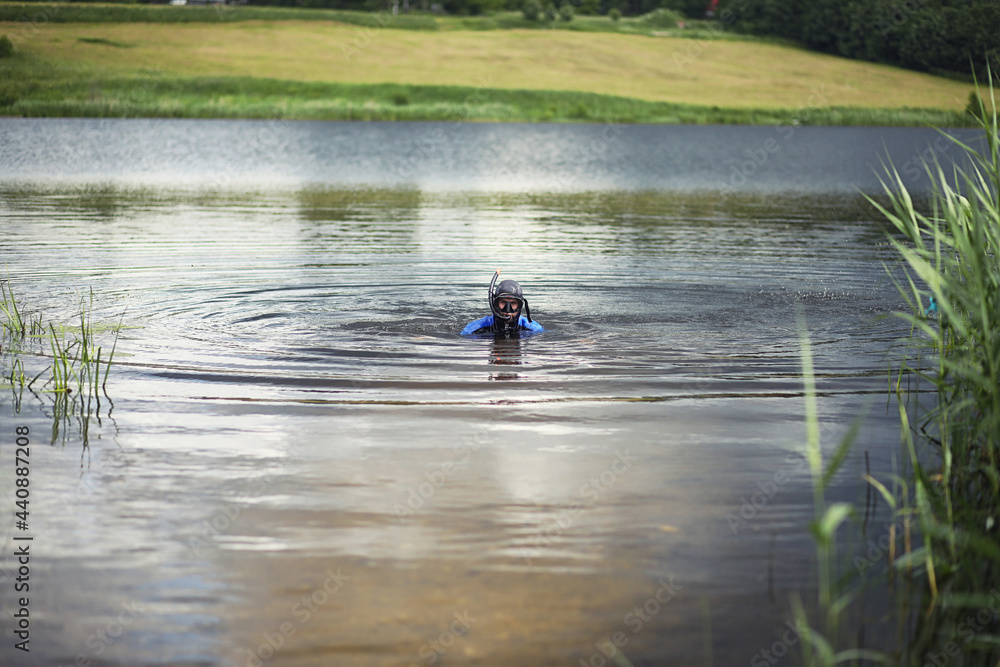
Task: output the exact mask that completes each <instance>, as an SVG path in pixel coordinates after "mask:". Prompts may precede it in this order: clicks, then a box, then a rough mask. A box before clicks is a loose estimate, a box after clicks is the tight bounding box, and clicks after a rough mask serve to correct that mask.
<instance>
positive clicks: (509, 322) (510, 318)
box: [490, 272, 531, 329]
mask: <svg viewBox="0 0 1000 667" xmlns="http://www.w3.org/2000/svg"><path fill="white" fill-rule="evenodd" d="M498 277H499V272H497V274H496V275H494V276H493V282H492V283H490V310H491V311H492V312H493V322H494V325H495V326H496V327H497V328H500V329H513V328H517V327H518V324H519V321H520V319H521V312H522V311H525V313H526V314H528V313H530V311H528V301H527V299H525V298H524V293H523V292H522V291H521V286H520V285H518V284H517V281H516V280H503V281H501V282H500V284H498V285H496V287H494V284H495V283H496V279H497V278H498ZM528 321H529V322H530V321H531V315H530V314H528Z"/></svg>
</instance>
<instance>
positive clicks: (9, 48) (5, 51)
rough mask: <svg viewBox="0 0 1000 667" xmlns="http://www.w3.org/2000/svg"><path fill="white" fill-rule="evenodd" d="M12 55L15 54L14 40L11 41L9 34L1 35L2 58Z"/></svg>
mask: <svg viewBox="0 0 1000 667" xmlns="http://www.w3.org/2000/svg"><path fill="white" fill-rule="evenodd" d="M12 55H14V42H12V41H10V37H8V36H7V35H4V36H3V37H0V58H9V57H10V56H12Z"/></svg>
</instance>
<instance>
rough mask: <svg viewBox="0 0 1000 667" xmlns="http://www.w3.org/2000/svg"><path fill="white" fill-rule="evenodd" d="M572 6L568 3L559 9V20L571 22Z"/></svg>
mask: <svg viewBox="0 0 1000 667" xmlns="http://www.w3.org/2000/svg"><path fill="white" fill-rule="evenodd" d="M573 14H574V11H573V5H571V4H569V3H568V2H566V3H564V4H563V6H562V7H560V8H559V20H560V21H565V22H566V23H569V22H570V21H572V20H573Z"/></svg>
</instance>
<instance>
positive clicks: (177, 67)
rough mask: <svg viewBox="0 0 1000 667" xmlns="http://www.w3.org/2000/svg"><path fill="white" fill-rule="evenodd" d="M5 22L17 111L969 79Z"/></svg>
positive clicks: (511, 112)
mask: <svg viewBox="0 0 1000 667" xmlns="http://www.w3.org/2000/svg"><path fill="white" fill-rule="evenodd" d="M449 27H451V26H449ZM0 34H9V35H11V36H12V37H13V38H14V39H15V42H16V44H17V47H18V55H17V56H15V57H14V58H7V59H3V60H0V113H7V114H29V115H36V114H39V115H51V114H55V113H58V114H61V115H175V116H178V115H179V116H212V115H218V116H226V117H260V116H274V115H283V116H284V117H301V118H357V117H369V118H390V119H391V118H412V119H421V118H426V119H434V118H438V119H439V118H454V117H455V114H456V113H462V114H464V117H465V118H468V119H482V120H487V119H496V120H616V121H622V120H624V121H632V122H790V121H791V120H798V121H800V122H826V123H865V124H896V123H899V124H913V123H916V124H923V123H938V124H948V125H954V124H958V123H963V122H964V120H963V118H962V115H961V112H962V110H963V109H964V108H965V105H966V103H967V101H968V95H969V91H970V89H971V86H969V85H968V84H963V83H960V82H956V81H951V80H947V79H942V78H938V77H933V76H929V75H925V74H920V73H916V72H910V71H906V70H899V69H895V68H891V67H886V66H880V65H874V64H871V63H864V62H859V61H852V60H846V59H842V58H835V57H831V56H826V55H821V54H817V53H812V52H808V51H804V50H801V49H797V48H794V47H789V46H782V45H777V44H768V43H759V42H753V41H740V40H728V39H714V40H700V39H679V38H676V37H671V36H644V35H635V34H617V33H604V32H574V31H564V30H558V31H556V30H523V29H515V30H493V31H470V30H456V29H448V28H445V29H444V30H439V31H434V32H431V31H413V30H381V29H378V28H363V27H359V26H357V25H345V24H340V23H332V22H327V21H241V22H233V23H221V24H220V23H48V24H45V25H42V26H40V27H39V28H38V29H37V31H34V32H31V34H26V32H25V31H24V28H23V27H22V26H21V25H19V24H15V23H0ZM209 82H211V83H209ZM382 84H394V85H395V87H393V86H389V87H386V86H385V85H382ZM443 87H446V88H443ZM516 91H521V92H516ZM553 91H555V92H553ZM596 96H604V97H596ZM126 98H127V99H126ZM470 98H474V99H470ZM5 101H6V102H7V104H6V107H4V106H3V105H4V102H5ZM456 104H458V105H462V104H464V105H465V106H466V107H475V111H474V112H470V110H469V108H466V109H465V110H464V111H462V110H460V111H459V112H456V110H455V109H454V108H453V107H454V105H456ZM449 105H450V106H449ZM126 106H127V107H128V108H127V109H126V108H125V107H126ZM116 107H117V108H118V111H117V112H116V111H115V108H116ZM365 109H367V110H368V111H367V113H366V112H365ZM830 109H837V111H829V110H830ZM907 109H910V110H913V109H922V110H924V111H906V110H907ZM74 110H75V111H74ZM901 110H903V111H901Z"/></svg>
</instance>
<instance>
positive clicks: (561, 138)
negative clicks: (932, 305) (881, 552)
mask: <svg viewBox="0 0 1000 667" xmlns="http://www.w3.org/2000/svg"><path fill="white" fill-rule="evenodd" d="M953 153H957V150H954V149H952V148H950V147H949V146H948V144H947V143H946V142H945V141H944V140H943V138H941V137H940V136H939V135H937V134H935V133H934V132H932V131H930V130H921V129H875V128H804V127H792V126H788V127H781V128H751V127H648V126H598V125H572V126H570V125H559V126H554V125H521V124H510V125H492V124H467V125H463V124H448V123H400V124H381V123H370V124H354V123H310V122H278V121H260V122H242V121H240V122H233V121H164V120H114V121H96V120H24V119H0V229H2V236H0V251H2V258H3V263H4V271H5V276H4V278H7V277H8V276H9V278H10V282H11V284H12V285H13V287H14V289H15V291H16V294H17V296H18V298H19V299H20V301H21V302H22V303H23V304H24V305H25V307H26V308H28V309H29V310H34V311H39V312H41V313H42V314H43V315H44V316H45V318H46V319H47V320H50V321H53V322H66V323H71V322H72V321H74V319H73V318H74V317H77V318H78V313H79V304H80V302H81V299H82V300H85V301H86V302H87V303H88V304H90V303H91V299H92V305H90V306H89V307H90V309H91V312H92V317H93V320H94V321H95V322H96V323H98V324H99V325H100V330H101V334H100V335H101V343H102V345H104V346H105V347H104V349H105V351H107V350H108V349H109V348H110V344H111V342H112V340H113V334H112V333H111V332H110V331H108V329H109V328H111V327H115V326H117V325H118V323H119V321H121V322H122V323H123V325H124V328H123V329H122V335H121V338H120V340H119V341H118V344H117V348H116V356H115V364H114V367H113V368H112V370H111V374H110V378H109V380H108V383H107V395H106V396H105V395H104V394H101V396H100V399H101V403H100V405H99V406H96V407H95V408H94V409H92V410H91V411H90V413H88V414H84V415H81V414H77V415H75V416H72V417H69V418H64V417H63V416H62V415H61V413H60V408H59V406H58V403H57V402H56V400H55V399H54V398H53V397H52V396H53V395H52V394H49V393H44V392H38V393H32V392H29V391H24V392H20V393H19V392H17V391H16V390H11V389H6V390H4V391H3V393H2V396H0V410H2V414H3V417H2V420H3V422H2V423H3V430H2V435H0V458H2V465H0V480H2V482H3V485H2V488H3V490H4V492H3V507H2V511H3V512H4V518H0V531H2V532H0V539H2V540H3V541H0V545H2V547H3V551H2V556H3V558H2V559H0V600H2V605H3V609H4V610H5V613H4V618H3V619H2V620H0V626H2V627H3V629H4V632H3V640H2V643H0V662H3V663H4V664H14V665H22V664H23V665H53V664H67V665H68V664H80V665H131V666H135V665H154V664H155V665H163V664H169V665H212V666H215V665H241V666H242V665H260V664H267V665H291V666H306V665H359V666H360V665H372V666H383V665H404V666H408V665H414V664H415V665H432V664H433V665H437V664H440V665H486V666H488V665H519V666H528V665H539V666H540V665H579V664H581V661H582V664H590V665H595V666H597V665H601V664H619V665H628V664H632V665H636V666H640V665H664V664H669V665H692V664H698V665H703V664H708V663H709V658H710V660H711V662H713V663H714V664H717V665H738V664H751V662H752V661H754V660H755V659H756V660H758V661H759V660H760V657H759V656H760V652H761V651H762V650H764V649H769V648H770V647H772V646H773V645H774V644H775V642H777V641H779V639H780V638H781V637H782V636H783V635H784V633H785V632H786V630H787V628H786V627H785V625H784V624H785V622H786V620H787V619H788V618H789V614H788V604H789V603H788V600H789V595H790V594H792V593H794V592H797V591H798V592H801V594H802V595H803V596H804V597H805V598H806V599H808V598H809V596H810V591H811V590H813V587H814V581H815V580H814V575H813V573H812V568H813V565H812V564H811V562H812V560H811V559H812V555H813V553H814V547H813V544H812V542H811V540H810V538H809V535H808V532H807V523H808V520H809V519H810V518H811V516H812V496H811V487H810V482H809V474H808V468H807V466H806V464H805V461H804V458H803V453H804V451H805V450H804V440H805V426H804V417H803V415H804V399H803V391H802V381H801V378H800V362H799V339H798V337H799V328H798V326H797V324H796V304H798V305H799V306H800V307H801V311H802V312H803V313H804V318H805V323H806V325H807V327H808V330H809V334H810V336H811V340H812V344H813V352H814V355H815V360H816V367H817V374H818V377H817V382H818V389H819V392H820V399H819V409H820V420H821V425H822V435H823V446H824V450H825V451H826V452H827V454H829V453H830V452H831V451H832V449H833V448H834V447H835V445H836V444H837V442H838V441H839V439H840V437H841V436H842V435H843V434H844V433H846V432H847V430H848V428H849V427H850V425H851V423H852V421H853V420H854V419H855V418H857V417H858V416H866V418H865V421H864V423H863V426H862V427H861V430H860V432H859V434H858V436H857V439H856V441H855V446H854V448H853V450H852V454H851V456H850V458H849V460H848V462H847V464H846V465H845V467H844V469H843V472H842V473H841V474H840V475H839V476H838V477H837V479H836V480H835V482H834V485H833V487H832V488H831V490H830V491H829V498H830V499H833V500H836V499H842V500H851V501H859V500H863V499H864V487H863V486H862V485H861V483H860V482H859V476H860V474H861V472H863V471H864V469H865V462H864V457H865V456H866V455H867V457H868V461H869V465H870V466H871V469H872V471H873V472H875V473H876V474H879V475H883V476H884V475H886V474H887V473H888V472H890V471H891V470H892V469H893V468H892V461H893V459H894V457H895V455H896V454H897V453H898V442H899V418H898V415H897V409H896V407H895V405H894V403H892V402H891V401H889V400H888V397H887V395H886V394H887V391H886V390H887V387H888V381H887V375H886V372H887V368H888V364H889V363H890V362H893V361H895V360H897V359H898V357H899V355H900V350H899V349H898V344H897V341H898V340H899V339H900V338H901V337H904V336H905V335H906V334H907V328H906V326H905V325H904V324H903V323H902V322H901V321H900V320H898V319H896V318H893V317H891V316H889V315H890V313H891V312H892V311H893V310H896V309H899V308H901V307H902V304H901V302H900V299H899V298H898V296H897V295H896V291H895V288H894V287H893V285H892V284H891V282H890V280H889V279H888V276H887V273H886V268H885V266H884V263H887V262H888V263H891V262H892V254H891V252H890V249H889V247H888V245H887V244H886V241H885V228H884V226H883V225H882V224H880V223H879V222H878V216H877V214H875V213H874V211H873V210H872V209H871V207H870V206H869V205H868V204H867V203H866V202H865V201H864V200H863V198H862V197H861V193H877V192H878V191H879V185H878V179H877V170H878V165H879V161H880V158H882V157H884V156H885V155H887V154H888V155H890V156H891V157H892V159H893V160H894V161H895V163H896V164H897V166H898V167H899V168H900V172H901V174H902V175H903V177H904V180H906V182H907V184H908V185H910V186H911V187H913V188H914V189H916V190H918V191H920V190H922V189H924V188H926V181H924V180H922V179H921V178H920V177H919V173H918V171H917V170H916V168H915V165H916V164H917V161H918V160H919V158H920V156H921V155H924V156H929V155H935V156H937V157H938V158H940V159H943V160H945V161H947V159H948V158H949V157H950V155H951V154H953ZM498 267H500V268H502V269H503V271H504V275H505V276H509V277H513V278H515V279H517V280H519V281H520V282H521V284H522V286H523V287H524V290H525V293H526V295H527V297H528V299H529V303H530V306H531V312H532V315H533V316H534V317H535V319H536V320H537V321H539V322H540V323H542V324H543V325H544V326H545V327H546V329H547V331H546V332H545V333H543V334H540V335H536V336H533V337H531V338H525V339H522V340H500V341H494V340H493V339H491V338H487V339H482V338H479V339H476V338H472V339H470V338H462V337H460V336H459V335H458V334H457V332H458V331H459V330H460V329H461V328H462V327H463V326H464V325H465V323H466V322H468V321H470V320H472V319H475V318H478V317H480V316H482V315H484V314H486V313H487V312H488V310H487V304H486V298H485V297H486V290H487V285H488V283H489V280H490V277H491V276H492V274H493V271H494V269H495V268H498ZM91 295H92V296H91ZM5 342H6V341H5ZM41 349H43V350H44V348H41ZM4 360H5V363H8V364H9V363H10V355H9V354H8V355H6V356H5V357H4ZM23 363H24V364H25V366H27V367H29V369H39V370H40V369H42V368H43V367H44V364H45V363H46V360H45V359H44V358H43V357H41V356H38V354H34V353H29V354H25V356H24V361H23ZM9 371H10V369H9V367H5V368H4V373H5V374H7V373H9ZM36 372H37V371H36ZM15 427H28V428H29V429H30V433H31V441H32V444H33V446H32V447H31V453H30V461H31V463H30V489H31V496H30V498H31V514H30V528H29V529H28V530H27V531H20V530H18V529H17V528H15V524H14V518H15V517H14V512H15V510H16V507H15V494H14V492H13V489H14V484H13V481H14V469H15V453H14V446H13V442H14V435H13V433H14V429H15ZM741 514H742V517H741V518H742V520H741V521H734V517H739V516H740V515H741ZM885 519H886V516H885V508H884V505H883V506H882V507H881V508H880V509H879V510H878V513H877V514H876V516H875V517H874V518H872V519H871V523H870V525H869V526H868V530H869V531H870V532H869V534H867V535H866V536H865V538H867V537H875V538H877V537H878V536H879V535H880V534H881V532H884V531H883V529H882V528H881V527H880V526H882V522H884V521H885ZM25 535H30V536H31V537H32V538H33V539H32V541H31V542H30V545H31V546H30V548H31V564H30V568H31V569H30V577H31V578H30V587H31V588H30V605H29V607H30V618H31V625H30V631H31V636H30V637H31V644H30V648H31V652H30V654H26V653H23V652H21V651H18V650H16V649H15V648H14V643H15V641H16V640H15V639H14V635H13V634H12V633H13V630H14V626H13V623H12V616H11V614H10V613H7V610H11V609H16V608H17V605H16V604H15V603H16V600H17V595H16V594H15V592H14V591H15V589H14V585H15V584H14V582H15V576H16V570H17V567H18V564H17V560H16V557H15V556H14V553H15V550H16V548H17V547H18V546H19V545H21V544H23V543H24V542H23V541H18V540H15V538H16V537H19V536H25ZM609 639H613V640H614V641H615V642H616V643H617V644H618V646H619V647H620V649H619V652H618V653H617V655H615V656H613V657H611V658H606V657H605V656H604V654H603V653H602V652H601V651H600V649H599V647H598V644H600V643H601V642H607V641H608V640H609ZM785 648H788V647H787V644H786V645H785ZM790 650H792V651H794V650H796V647H792V648H791V649H790ZM608 652H611V651H610V650H608ZM781 661H782V663H783V664H792V663H793V662H794V657H793V656H784V650H782V657H781Z"/></svg>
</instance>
